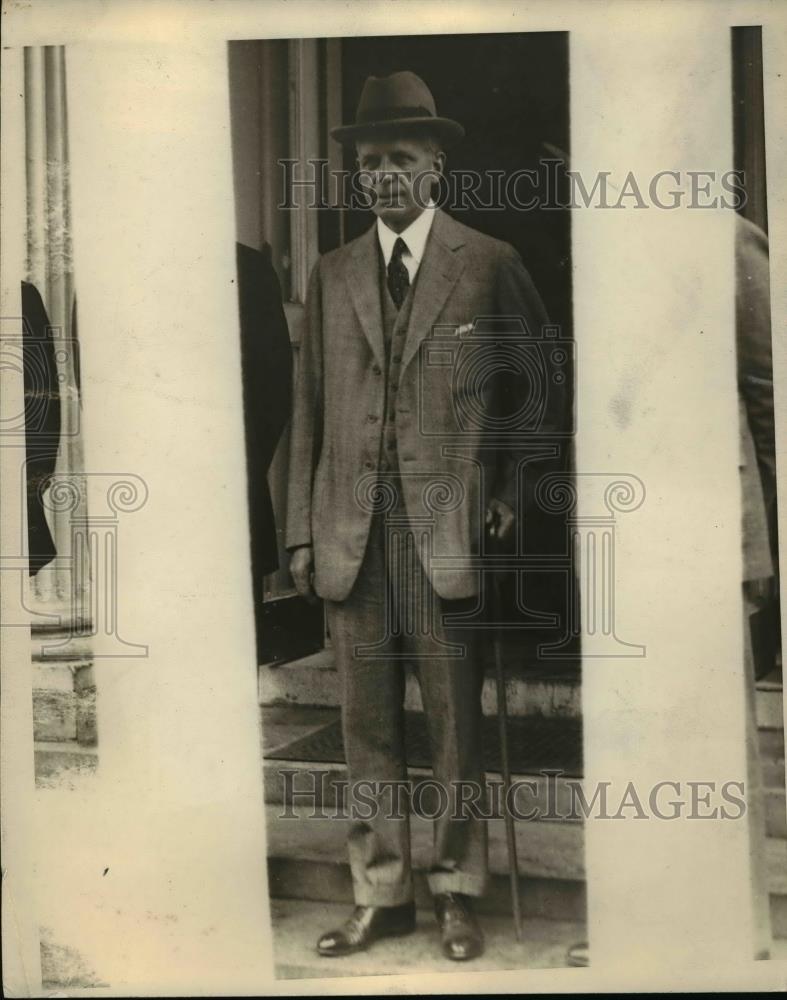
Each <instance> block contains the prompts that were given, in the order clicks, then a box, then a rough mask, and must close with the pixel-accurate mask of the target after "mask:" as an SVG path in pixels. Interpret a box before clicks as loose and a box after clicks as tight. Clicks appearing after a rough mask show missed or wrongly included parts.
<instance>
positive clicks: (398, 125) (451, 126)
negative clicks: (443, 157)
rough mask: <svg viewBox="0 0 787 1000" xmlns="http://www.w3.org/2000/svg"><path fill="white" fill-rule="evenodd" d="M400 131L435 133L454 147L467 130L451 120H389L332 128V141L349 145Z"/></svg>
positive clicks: (422, 118)
mask: <svg viewBox="0 0 787 1000" xmlns="http://www.w3.org/2000/svg"><path fill="white" fill-rule="evenodd" d="M400 129H412V130H413V131H415V130H418V131H424V132H433V133H435V135H436V136H437V137H438V139H439V140H440V142H442V143H443V144H444V145H445V146H453V145H455V144H456V143H457V142H459V140H460V139H463V138H464V135H465V130H464V128H463V127H462V126H461V125H460V124H459V122H455V121H453V119H451V118H430V117H426V118H425V117H420V118H388V119H386V120H384V121H376V122H364V123H363V124H361V125H340V126H339V127H338V128H332V129H331V132H330V135H331V138H332V139H335V140H336V141H337V142H341V143H342V144H343V145H349V144H350V143H352V142H356V141H357V140H358V139H369V138H374V137H375V136H379V135H381V134H384V133H386V132H396V131H398V130H400Z"/></svg>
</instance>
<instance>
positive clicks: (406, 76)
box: [331, 70, 465, 146]
mask: <svg viewBox="0 0 787 1000" xmlns="http://www.w3.org/2000/svg"><path fill="white" fill-rule="evenodd" d="M427 126H428V131H430V132H433V133H434V134H435V135H436V136H437V137H438V138H439V139H440V141H441V142H442V143H443V144H444V145H446V146H450V145H453V143H455V142H458V141H459V140H460V139H461V138H462V137H463V136H464V134H465V130H464V128H462V126H461V125H460V124H459V122H455V121H453V120H452V119H450V118H440V117H439V116H438V114H437V108H436V106H435V102H434V97H432V92H431V90H430V89H429V88H428V87H427V86H426V84H425V83H424V81H423V80H422V79H421V77H420V76H416V75H415V73H411V72H410V71H409V70H402V71H401V72H399V73H391V75H390V76H370V77H367V79H366V82H365V83H364V85H363V90H362V91H361V99H360V101H359V102H358V110H357V111H356V112H355V122H354V123H353V124H352V125H341V126H339V127H338V128H334V129H331V136H332V138H334V139H336V141H337V142H342V143H349V142H354V141H355V140H356V139H361V138H364V137H366V138H369V137H370V136H373V135H376V134H379V133H380V132H383V131H389V130H391V129H394V128H399V127H401V128H404V127H407V128H421V127H424V130H425V131H426V127H427Z"/></svg>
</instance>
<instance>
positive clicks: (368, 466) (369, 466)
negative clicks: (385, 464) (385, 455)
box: [363, 460, 374, 470]
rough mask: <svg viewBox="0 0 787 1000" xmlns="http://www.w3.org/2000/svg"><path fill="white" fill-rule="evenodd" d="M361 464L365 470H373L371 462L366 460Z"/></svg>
mask: <svg viewBox="0 0 787 1000" xmlns="http://www.w3.org/2000/svg"><path fill="white" fill-rule="evenodd" d="M363 464H364V467H365V468H367V469H370V470H371V469H373V468H374V462H371V461H368V460H367V461H366V462H364V463H363Z"/></svg>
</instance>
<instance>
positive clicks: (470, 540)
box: [286, 72, 561, 960]
mask: <svg viewBox="0 0 787 1000" xmlns="http://www.w3.org/2000/svg"><path fill="white" fill-rule="evenodd" d="M331 134H332V135H333V137H334V138H335V139H337V140H338V141H340V142H344V143H354V144H355V148H356V152H357V157H358V164H359V166H360V168H361V171H362V172H363V175H364V176H365V177H366V178H367V179H368V180H369V182H370V184H371V192H372V197H373V211H374V213H375V215H376V216H377V219H376V222H375V224H374V225H372V226H371V228H370V229H369V230H367V232H365V233H364V234H363V235H362V236H360V237H359V238H358V239H356V240H354V241H352V242H351V243H349V244H347V245H346V246H343V247H340V248H339V249H337V250H334V251H332V252H330V253H328V254H325V255H324V256H323V257H322V258H321V259H320V260H319V261H318V262H317V264H316V266H315V268H314V271H313V273H312V276H311V280H310V285H309V291H308V296H307V302H306V321H305V332H304V336H303V339H302V346H301V350H300V360H299V369H298V377H297V382H296V389H295V399H294V412H293V421H292V431H291V451H290V481H289V501H288V514H287V533H286V534H287V537H286V545H287V548H288V550H289V551H290V552H291V556H292V557H291V566H290V568H291V572H292V575H293V578H294V580H295V583H296V587H297V589H298V591H299V593H301V594H302V595H303V596H307V597H308V596H313V595H314V593H316V594H317V595H319V596H320V597H322V598H324V599H325V601H326V608H327V615H328V623H329V628H330V634H331V639H332V642H333V647H334V650H335V654H336V660H337V667H338V670H339V672H340V675H341V678H342V689H343V705H342V721H343V732H344V746H345V753H346V757H347V769H348V778H349V781H350V786H351V788H353V787H356V786H357V784H358V783H359V782H362V781H363V782H372V783H373V788H374V789H375V794H376V795H377V799H376V801H377V802H378V803H379V805H380V808H379V810H378V811H377V812H375V814H374V815H373V816H372V817H371V818H366V817H364V818H363V819H361V818H358V819H354V820H353V821H352V823H351V828H350V833H349V844H348V846H349V855H350V865H351V869H352V876H353V884H354V893H355V902H356V908H355V910H354V912H353V913H352V915H351V916H350V918H349V919H348V920H347V921H346V923H345V924H344V925H343V926H341V927H339V928H337V929H335V930H332V931H329V932H328V933H326V934H324V935H323V937H322V938H321V939H320V941H319V942H318V950H319V952H320V953H321V954H323V955H326V956H330V955H340V954H347V953H348V952H351V951H357V950H360V949H362V948H365V947H367V946H368V945H369V944H370V943H371V942H372V941H374V940H376V939H378V938H381V937H385V936H390V935H399V934H406V933H409V932H410V931H412V930H413V929H414V926H415V912H414V904H413V882H412V874H411V870H410V842H409V821H408V816H407V814H406V812H407V811H406V810H405V815H401V814H396V813H395V812H394V811H393V810H390V809H388V810H386V808H385V795H384V789H385V788H386V787H389V788H390V785H391V783H392V782H403V781H405V780H406V777H407V771H406V759H405V752H404V732H403V726H404V709H403V699H404V675H403V668H404V663H403V660H405V659H407V660H409V661H410V662H413V663H414V664H415V666H416V668H417V671H418V678H419V682H420V686H421V692H422V699H423V703H424V709H425V712H426V716H427V722H428V729H429V735H430V741H431V746H432V758H433V770H434V778H435V781H436V782H437V783H438V785H439V786H440V788H442V789H444V790H445V797H442V796H441V797H440V799H441V805H442V804H443V803H445V802H450V803H452V804H453V803H454V802H455V798H454V796H455V795H456V789H457V788H458V787H459V785H460V784H463V785H464V786H465V787H468V785H469V786H471V787H475V788H477V789H478V791H479V796H481V797H482V789H483V766H482V755H481V744H480V739H481V721H482V715H481V702H480V695H481V686H482V681H483V671H482V664H481V658H480V656H479V655H478V648H477V636H476V635H475V634H474V632H473V630H472V629H468V628H460V627H459V626H458V625H457V623H453V624H452V623H451V622H450V621H448V620H444V616H447V615H455V614H463V613H464V614H466V615H468V614H470V613H472V612H473V610H474V609H475V608H476V607H477V606H478V604H479V602H480V597H479V590H480V579H479V577H480V574H479V572H478V569H477V567H475V568H474V567H473V566H472V565H471V564H470V560H471V559H472V557H473V556H478V555H479V554H483V552H484V540H483V535H484V530H485V528H486V531H487V532H488V533H489V534H490V535H491V536H492V537H494V538H496V539H497V540H505V539H506V538H510V537H511V536H512V534H513V530H514V525H515V512H516V510H517V494H518V486H519V484H518V461H519V458H520V455H519V453H518V452H517V450H516V448H507V449H502V448H500V447H493V446H490V444H489V440H490V438H489V431H488V427H489V426H490V425H493V426H498V425H497V424H495V423H494V420H495V419H497V420H502V421H503V422H504V423H505V421H506V419H508V420H509V423H510V421H512V420H515V418H516V414H517V413H518V412H519V410H520V409H521V408H522V407H523V406H525V408H527V406H528V405H531V404H535V408H536V410H538V412H539V420H540V422H541V429H542V431H548V430H549V429H550V427H551V425H552V424H556V423H557V421H558V420H559V414H560V410H561V400H560V398H559V396H558V395H557V393H552V394H551V395H550V397H549V402H548V403H547V402H546V397H545V400H544V401H541V400H534V399H532V398H525V397H526V395H527V394H528V393H529V395H530V397H532V396H533V392H532V388H530V386H531V383H530V381H529V380H528V379H527V373H526V372H525V371H524V370H523V369H521V368H518V366H517V362H516V358H515V357H514V355H515V354H516V352H515V351H514V354H513V355H506V356H504V357H502V359H501V357H500V352H501V348H500V346H499V344H496V343H495V340H494V339H493V338H490V339H489V341H488V342H487V343H485V342H483V341H481V342H480V344H479V343H477V342H476V343H473V345H472V348H471V349H472V351H474V352H475V354H474V356H473V363H472V364H471V365H470V369H471V371H470V374H469V375H468V374H467V372H465V375H464V376H463V375H462V374H461V373H460V372H459V370H458V369H459V367H461V366H460V365H459V364H458V363H452V362H451V361H450V358H449V360H446V356H447V355H446V351H445V350H443V351H438V352H437V359H436V360H435V359H434V358H432V360H431V361H430V360H429V355H428V348H429V346H430V345H431V344H432V342H433V338H434V336H435V333H436V332H437V333H438V334H439V332H440V331H445V330H449V331H453V334H454V335H453V336H451V335H450V334H449V336H448V339H447V340H446V341H439V342H438V341H435V342H434V343H435V344H436V345H437V346H438V347H440V346H442V347H445V348H447V349H448V352H449V353H450V351H451V350H452V349H454V350H455V349H456V348H457V346H458V345H459V344H460V343H461V339H460V338H461V335H462V331H465V332H466V331H467V330H468V329H469V328H470V325H471V324H473V321H474V320H475V319H476V318H477V317H480V316H483V317H493V318H498V319H499V318H500V317H515V318H518V319H521V321H523V322H524V324H525V326H526V328H527V331H528V333H529V334H531V335H535V336H538V335H539V334H540V332H541V328H542V326H543V325H544V324H545V323H546V322H547V316H546V312H545V310H544V306H543V304H542V302H541V300H540V298H539V296H538V293H537V292H536V289H535V288H534V286H533V283H532V281H531V280H530V277H529V275H528V273H527V271H526V270H525V268H524V266H523V264H522V261H521V260H520V258H519V255H518V254H517V252H516V251H515V250H514V249H513V248H512V247H511V246H509V245H508V244H506V243H503V242H501V241H499V240H495V239H492V238H490V237H488V236H485V235H483V234H481V233H479V232H476V231H475V230H473V229H470V228H469V227H467V226H465V225H462V224H460V223H459V222H457V221H455V220H454V219H452V218H451V217H450V216H448V215H447V214H445V213H444V212H443V211H442V210H441V209H439V208H437V207H435V206H434V203H433V202H431V201H428V200H427V198H428V195H429V177H431V178H432V179H434V177H435V176H436V175H437V174H440V173H441V172H442V170H443V168H444V164H445V152H444V151H445V149H446V148H448V147H449V146H450V145H451V144H452V143H454V142H456V141H457V140H459V139H461V137H462V136H463V134H464V130H463V128H462V126H461V125H459V124H458V123H457V122H454V121H452V120H450V119H446V118H441V117H439V116H438V115H437V112H436V108H435V102H434V99H433V97H432V94H431V93H430V91H429V89H428V87H427V86H426V84H425V83H424V82H423V81H422V80H421V79H420V78H419V77H417V76H416V75H415V74H413V73H410V72H400V73H394V74H392V75H391V76H389V77H384V78H376V77H370V78H369V79H368V80H367V81H366V83H365V85H364V88H363V92H362V95H361V99H360V103H359V107H358V112H357V115H356V120H355V122H354V123H353V124H351V125H346V126H343V127H341V128H337V129H334V130H333V132H332V133H331ZM435 328H437V330H436V329H435ZM457 330H458V331H459V332H458V333H457ZM468 343H469V342H468ZM502 353H503V355H505V350H503V352H502ZM456 357H458V355H457V354H456V353H455V354H454V358H456ZM465 357H469V355H467V354H465ZM512 357H514V360H513V361H512V360H511V359H512ZM465 376H466V377H465ZM542 402H543V403H544V405H541V403H542ZM468 413H470V414H479V413H480V414H482V415H484V414H486V415H489V416H490V418H493V419H490V420H489V421H485V420H484V419H483V418H482V419H477V420H472V419H470V420H468V419H466V418H467V414H468ZM438 560H439V563H440V565H439V567H438V566H437V562H438ZM386 783H387V786H386ZM451 813H452V810H451V809H443V810H441V812H440V815H439V816H438V818H437V819H436V820H435V824H434V857H433V864H432V866H431V869H430V871H429V873H428V881H429V887H430V889H431V892H432V894H433V897H434V906H435V913H436V916H437V920H438V924H439V926H440V929H441V934H442V947H443V951H444V953H445V954H446V956H447V957H449V958H451V959H456V960H462V959H470V958H473V957H475V956H477V955H479V954H480V953H481V952H482V950H483V938H482V934H481V930H480V927H479V926H478V922H477V920H476V918H475V915H474V911H473V899H474V898H477V897H479V896H481V895H482V894H483V893H484V890H485V887H486V882H487V836H486V827H485V823H484V821H483V819H482V818H480V817H479V816H478V815H477V813H476V814H473V813H472V811H467V810H465V811H464V813H460V814H458V815H452V814H451Z"/></svg>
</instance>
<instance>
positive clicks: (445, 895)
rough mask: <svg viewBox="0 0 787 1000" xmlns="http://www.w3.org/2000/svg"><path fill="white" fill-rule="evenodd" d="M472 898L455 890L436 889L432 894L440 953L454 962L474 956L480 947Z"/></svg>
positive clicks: (481, 947) (479, 951)
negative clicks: (438, 929) (440, 936)
mask: <svg viewBox="0 0 787 1000" xmlns="http://www.w3.org/2000/svg"><path fill="white" fill-rule="evenodd" d="M471 900H472V897H470V896H465V895H464V894H462V893H459V892H440V893H437V894H436V895H435V897H434V912H435V916H436V917H437V923H438V924H439V925H440V933H441V934H442V938H443V954H444V955H445V956H446V958H451V959H453V960H454V961H455V962H465V961H467V960H468V959H471V958H477V957H478V956H479V955H480V954H481V953H482V952H483V950H484V936H483V934H482V933H481V928H480V927H479V926H478V923H477V921H476V918H475V914H474V913H473V909H472V901H471Z"/></svg>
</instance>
